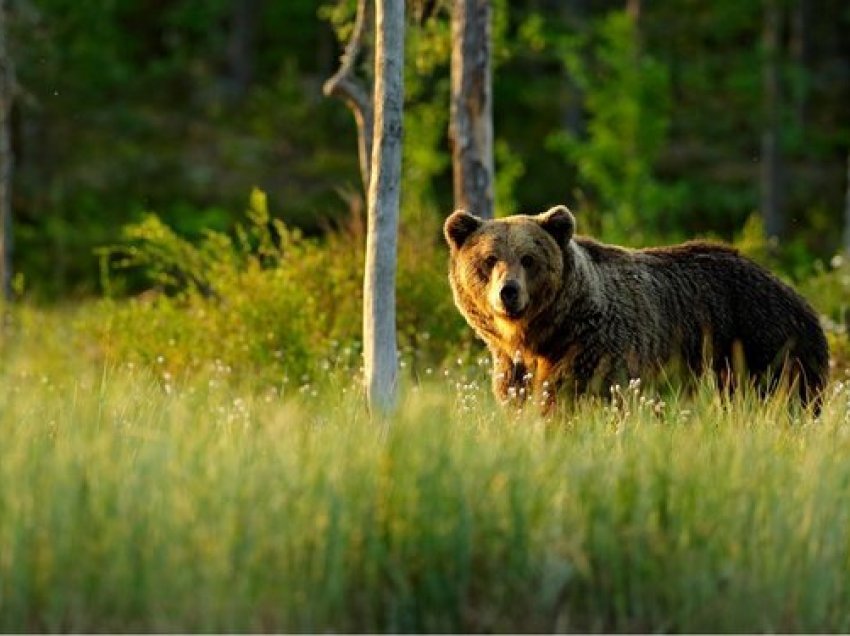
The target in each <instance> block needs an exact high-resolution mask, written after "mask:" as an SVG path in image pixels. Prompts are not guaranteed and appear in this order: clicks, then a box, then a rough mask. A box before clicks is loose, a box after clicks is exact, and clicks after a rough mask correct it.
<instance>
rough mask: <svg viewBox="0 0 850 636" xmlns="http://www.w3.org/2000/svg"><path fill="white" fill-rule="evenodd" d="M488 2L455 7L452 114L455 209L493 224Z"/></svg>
mask: <svg viewBox="0 0 850 636" xmlns="http://www.w3.org/2000/svg"><path fill="white" fill-rule="evenodd" d="M490 49H491V10H490V0H454V3H453V5H452V66H451V85H452V88H451V111H450V124H449V139H450V141H451V145H452V167H453V175H454V201H455V208H459V209H464V210H467V211H468V212H470V213H472V214H475V215H477V216H480V217H482V218H485V219H491V218H493V209H494V195H493V192H494V188H493V90H492V70H491V54H490Z"/></svg>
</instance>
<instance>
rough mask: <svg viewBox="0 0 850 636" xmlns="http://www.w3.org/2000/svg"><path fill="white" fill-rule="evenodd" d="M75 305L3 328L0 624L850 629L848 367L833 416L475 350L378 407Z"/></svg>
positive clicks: (348, 384)
mask: <svg viewBox="0 0 850 636" xmlns="http://www.w3.org/2000/svg"><path fill="white" fill-rule="evenodd" d="M77 320H78V319H77ZM72 324H75V319H74V318H73V317H70V316H69V315H68V314H67V313H63V314H58V315H52V316H51V315H46V314H43V313H33V312H30V311H27V310H20V311H18V312H17V313H16V314H15V315H14V316H13V319H12V321H11V327H10V328H9V329H7V331H6V332H5V335H4V339H3V341H2V350H0V351H2V352H0V362H2V364H0V439H2V444H0V630H2V631H10V630H11V631H29V630H38V631H59V630H61V631H103V630H106V631H128V630H129V631H148V630H156V631H245V630H250V631H266V630H274V631H277V630H309V631H325V630H334V631H337V630H343V631H349V630H352V631H358V630H374V631H422V630H427V631H443V630H451V631H505V630H511V631H513V630H516V631H546V630H552V629H558V630H583V631H584V630H589V631H596V630H605V631H634V630H639V631H703V630H708V631H729V630H731V631H798V630H802V631H847V630H848V629H850V600H848V598H847V594H846V590H847V589H848V585H850V567H848V566H850V509H848V507H847V505H846V502H847V501H848V498H850V462H848V461H847V458H848V454H850V421H848V420H850V408H848V398H850V385H848V384H846V383H845V382H844V381H843V378H841V377H839V378H837V379H835V380H834V382H833V384H832V385H831V386H830V389H829V393H828V396H827V399H826V403H825V407H824V410H823V414H822V416H821V418H820V419H819V420H818V421H812V419H811V418H810V417H809V416H808V415H806V414H803V413H794V412H793V409H791V411H790V412H789V409H788V405H787V404H786V403H785V402H784V401H783V399H782V398H781V397H780V398H777V399H774V400H773V401H771V402H768V403H759V402H758V401H757V400H755V399H754V398H753V397H752V396H750V395H741V396H739V397H737V398H735V399H734V400H733V401H732V402H731V403H725V404H724V403H723V402H721V401H720V400H719V399H718V397H717V395H716V392H715V391H714V390H713V388H712V387H711V385H710V382H705V383H703V384H702V385H701V386H700V387H699V388H698V390H697V391H696V393H695V394H694V395H690V396H683V397H677V396H675V395H674V396H666V397H665V398H664V399H665V400H666V403H663V402H661V401H660V399H659V398H658V397H657V396H654V395H652V394H649V393H647V392H645V391H644V390H642V389H641V387H640V386H635V385H633V386H631V387H623V388H622V389H621V390H620V391H619V392H618V393H617V394H616V395H615V396H614V399H613V400H612V401H611V402H610V403H604V404H602V403H591V402H588V403H584V404H581V405H580V406H579V408H578V409H577V410H576V411H575V412H573V413H570V414H568V415H565V416H562V417H561V418H558V419H556V420H553V421H548V422H545V421H540V420H538V419H537V418H536V417H535V416H534V415H532V414H514V413H505V412H503V411H501V410H499V409H498V408H496V407H495V405H494V404H493V403H492V401H491V398H490V397H489V395H488V391H487V389H486V388H485V387H484V382H483V381H482V378H483V376H484V375H485V372H486V370H482V369H480V368H478V367H477V366H476V365H468V364H466V363H464V362H463V361H461V362H462V363H461V364H457V363H453V364H452V365H451V366H450V367H446V368H445V369H444V370H442V371H439V372H434V373H433V375H432V376H431V377H432V379H430V380H428V381H425V382H423V383H420V384H416V383H412V382H410V383H408V385H407V386H406V387H405V389H404V391H403V396H404V398H403V405H402V407H401V409H400V410H399V412H398V414H397V415H396V416H394V417H393V418H392V419H390V420H387V421H383V422H374V421H370V420H369V418H368V417H367V414H366V413H365V411H364V408H363V400H362V396H361V395H360V391H359V389H358V388H357V387H358V384H357V380H358V378H357V377H356V373H350V374H348V375H343V374H336V375H333V374H332V376H330V377H328V378H325V379H324V380H323V381H321V382H317V383H315V384H314V385H313V386H312V387H311V386H309V385H307V386H306V387H305V386H302V387H300V388H294V389H292V390H289V389H288V388H286V385H279V386H278V387H276V388H275V387H270V386H268V385H267V384H266V383H265V382H259V381H254V379H253V378H252V376H250V375H247V374H246V375H243V376H241V377H235V376H234V375H233V374H230V373H228V372H227V371H226V369H221V368H218V369H216V368H215V367H211V368H210V369H208V370H206V371H204V372H200V371H199V372H196V373H193V374H191V375H185V376H175V377H172V376H171V375H170V374H169V373H168V372H166V371H161V370H157V367H156V366H155V364H156V363H154V364H153V365H151V366H139V365H133V366H132V368H131V365H128V364H126V363H125V364H121V365H116V364H104V363H93V362H91V361H90V360H89V359H88V356H85V355H81V352H85V347H84V344H83V343H84V338H83V336H81V332H80V330H79V328H74V329H72V328H71V327H70V326H69V325H72ZM81 338H82V339H81ZM69 344H72V345H73V346H69Z"/></svg>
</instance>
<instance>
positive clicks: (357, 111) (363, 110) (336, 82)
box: [323, 0, 377, 192]
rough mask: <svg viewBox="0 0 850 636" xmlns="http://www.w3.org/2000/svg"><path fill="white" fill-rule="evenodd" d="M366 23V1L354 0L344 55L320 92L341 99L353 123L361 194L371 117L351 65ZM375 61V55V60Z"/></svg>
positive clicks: (367, 179) (365, 178)
mask: <svg viewBox="0 0 850 636" xmlns="http://www.w3.org/2000/svg"><path fill="white" fill-rule="evenodd" d="M368 22H369V7H368V2H367V0H357V15H356V17H355V18H354V30H353V31H352V33H351V39H350V40H349V41H348V46H346V47H345V53H343V55H342V59H341V61H340V66H339V70H338V71H337V72H336V74H335V75H334V76H333V77H331V78H330V79H329V80H328V81H327V82H325V86H324V89H323V90H324V93H325V95H327V96H331V95H333V96H335V97H339V98H340V99H342V100H343V101H344V102H345V103H346V104H347V105H348V107H349V108H350V109H351V112H352V113H354V121H355V122H356V123H357V150H358V156H359V158H360V176H361V178H362V180H363V191H364V192H368V190H369V183H370V163H371V161H372V129H373V122H372V118H373V114H372V102H371V100H370V97H369V91H368V90H367V88H366V86H364V84H363V82H362V81H360V80H359V79H358V78H357V77H356V76H355V74H354V73H355V69H354V65H355V64H356V63H357V56H358V55H359V54H360V48H361V47H362V46H363V35H364V33H365V31H366V25H367V23H368ZM375 59H376V60H377V56H376V58H375Z"/></svg>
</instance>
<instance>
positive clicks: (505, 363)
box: [490, 349, 531, 406]
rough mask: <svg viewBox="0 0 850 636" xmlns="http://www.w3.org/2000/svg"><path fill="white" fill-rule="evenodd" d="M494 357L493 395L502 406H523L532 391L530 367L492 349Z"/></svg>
mask: <svg viewBox="0 0 850 636" xmlns="http://www.w3.org/2000/svg"><path fill="white" fill-rule="evenodd" d="M490 353H491V354H492V356H493V394H494V395H495V396H496V399H497V400H499V402H501V403H502V404H515V405H516V406H522V405H523V404H524V403H525V400H526V398H527V397H528V393H529V390H530V388H531V387H530V381H529V380H530V378H531V375H530V374H529V371H528V367H526V365H525V363H524V362H523V361H522V360H513V359H512V358H511V357H510V356H509V355H507V354H506V353H504V352H503V351H500V350H496V349H491V350H490Z"/></svg>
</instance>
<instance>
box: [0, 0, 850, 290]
mask: <svg viewBox="0 0 850 636" xmlns="http://www.w3.org/2000/svg"><path fill="white" fill-rule="evenodd" d="M410 4H411V6H410V9H411V10H409V11H408V15H409V27H408V54H407V56H406V58H407V66H408V72H407V77H406V84H407V85H406V93H407V103H406V121H405V127H406V128H405V143H406V147H405V157H404V174H405V180H404V189H403V194H402V199H403V202H402V207H403V212H402V219H403V220H404V219H405V218H407V219H410V218H411V217H415V215H417V214H423V213H424V214H434V215H443V216H444V215H446V214H447V213H448V212H449V211H450V210H451V207H452V183H451V165H450V151H449V146H448V134H447V126H448V95H449V93H448V91H449V79H448V64H449V54H450V43H449V37H450V30H449V21H448V17H449V6H448V4H449V2H448V0H439V1H438V2H424V1H421V0H420V1H418V2H411V3H410ZM7 5H8V8H9V15H8V19H7V23H6V24H7V30H8V36H9V43H8V44H9V45H8V47H7V52H8V54H9V55H10V57H11V59H12V62H13V63H14V67H15V71H16V89H15V101H14V107H13V110H12V118H11V122H12V126H11V138H12V147H13V151H14V156H15V172H14V189H13V213H14V215H13V216H14V234H15V245H16V251H15V262H14V269H15V271H16V272H18V273H19V274H20V275H22V276H23V287H24V288H25V289H26V290H27V292H28V293H31V294H32V295H33V296H36V297H61V296H65V295H69V294H81V293H90V292H95V291H97V281H98V264H97V258H96V256H95V253H94V250H95V248H97V247H98V246H102V245H108V244H111V243H115V242H118V241H120V240H122V238H121V228H122V226H123V225H124V224H125V223H128V222H132V221H134V220H137V219H138V218H139V216H140V215H141V214H142V213H143V212H145V211H148V210H153V211H156V212H157V213H158V214H159V215H161V216H162V217H163V218H164V219H165V220H166V221H167V222H168V223H170V224H171V225H173V226H174V227H175V228H176V229H177V230H178V231H180V232H182V233H184V234H185V235H187V236H189V237H192V236H198V235H199V234H200V233H202V232H203V230H204V229H206V228H212V229H219V230H221V229H227V228H229V227H230V226H232V224H233V223H234V221H235V220H236V219H237V218H238V217H239V215H240V214H241V211H242V209H243V208H244V207H245V201H246V199H247V196H248V193H249V192H250V190H251V188H252V187H253V186H259V187H260V188H262V189H264V190H265V191H267V192H268V194H269V201H270V205H271V208H272V212H273V214H275V215H276V216H279V217H281V218H282V219H283V220H284V221H285V222H286V223H287V224H291V225H295V226H299V227H301V228H303V229H304V230H305V231H306V232H308V233H311V234H318V233H321V232H323V231H325V230H326V228H328V227H331V226H332V225H333V223H334V220H335V219H341V218H343V217H345V216H346V215H348V214H350V213H351V210H352V209H354V210H357V209H362V203H361V202H360V201H361V198H360V197H361V196H362V194H361V184H360V174H359V167H358V158H357V143H356V136H355V127H354V123H353V121H352V118H351V116H350V114H349V112H348V111H347V110H346V109H345V108H344V107H343V106H342V105H341V104H340V103H339V102H338V101H335V100H329V99H326V98H324V97H323V96H322V91H321V87H322V84H323V82H324V81H325V80H326V79H327V78H328V77H329V76H330V75H331V74H332V73H333V72H334V70H335V68H336V67H337V64H338V56H339V53H340V45H339V41H340V38H342V40H343V41H344V39H345V37H346V36H347V33H348V30H349V29H350V26H351V18H352V16H353V9H354V2H353V0H352V1H348V0H341V1H340V2H335V1H333V0H327V1H326V2H317V1H316V0H287V1H286V2H271V1H268V0H247V1H246V0H203V1H202V0H170V1H168V2H166V1H163V0H148V1H142V0H109V1H104V2H96V3H95V2H74V1H71V0H11V1H10V2H8V3H7ZM493 19H494V24H493V39H494V42H493V53H494V60H493V63H494V69H495V70H494V82H493V91H494V130H495V150H496V212H497V214H506V213H510V212H515V211H526V210H527V211H533V212H537V211H540V210H541V209H544V208H545V207H548V206H550V205H551V204H553V203H557V202H565V203H567V204H568V205H570V206H571V207H573V208H574V209H575V210H576V211H577V214H578V215H579V218H580V223H581V224H582V228H583V229H584V230H585V231H594V232H597V233H602V234H604V235H605V237H606V238H608V239H610V240H617V241H623V242H631V243H635V244H636V243H644V244H645V243H649V242H661V241H669V240H676V239H680V238H685V237H689V236H692V235H695V234H705V233H713V234H715V235H717V236H719V237H721V238H726V239H732V238H734V237H735V236H736V235H737V234H738V233H740V232H741V230H742V228H743V227H744V226H745V223H746V221H747V219H749V218H751V217H753V215H757V214H759V213H762V215H763V216H765V217H766V218H765V220H766V227H767V230H768V232H769V234H775V235H777V237H778V238H779V239H780V242H779V245H780V246H781V249H780V250H779V251H780V252H781V253H782V255H783V257H784V258H785V263H786V264H787V265H789V266H792V267H793V266H798V265H800V266H804V265H805V264H806V263H808V262H809V260H810V259H811V257H812V256H813V255H819V256H826V255H829V254H830V253H832V252H834V251H835V250H837V249H839V248H840V247H841V245H840V237H841V227H842V214H843V210H844V206H845V201H844V198H845V191H846V188H847V186H846V183H845V180H846V170H847V168H846V166H847V160H848V157H847V155H848V148H850V117H848V114H850V109H848V104H850V37H847V34H848V33H850V5H848V3H847V2H846V0H717V1H715V2H703V1H701V0H666V1H665V2H652V3H650V2H644V3H641V2H640V1H639V0H629V1H628V2H626V1H625V0H622V1H619V2H614V1H607V0H603V1H599V2H596V1H594V2H590V1H588V0H570V1H566V0H563V1H562V0H521V1H514V2H507V0H494V3H493ZM364 71H365V72H368V69H364ZM20 275H19V276H18V286H19V287H20V286H21V282H20V281H21V276H20Z"/></svg>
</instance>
